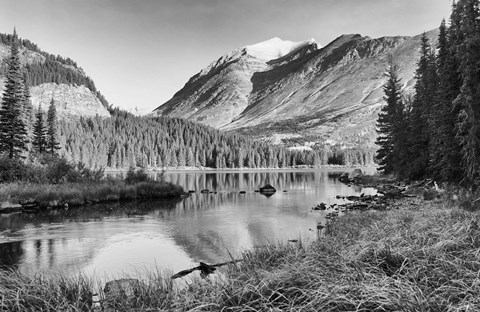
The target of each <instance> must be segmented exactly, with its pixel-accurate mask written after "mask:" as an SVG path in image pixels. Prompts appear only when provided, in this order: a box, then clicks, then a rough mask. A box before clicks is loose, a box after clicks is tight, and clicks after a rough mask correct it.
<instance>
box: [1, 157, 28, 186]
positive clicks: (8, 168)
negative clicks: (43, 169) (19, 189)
mask: <svg viewBox="0 0 480 312" xmlns="http://www.w3.org/2000/svg"><path fill="white" fill-rule="evenodd" d="M28 169H29V168H28V166H27V165H25V164H24V163H23V162H22V161H20V160H17V159H10V158H8V157H5V156H0V183H5V182H15V181H21V180H23V179H24V178H25V176H26V175H27V172H28V171H29V170H28Z"/></svg>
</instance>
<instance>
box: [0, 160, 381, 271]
mask: <svg viewBox="0 0 480 312" xmlns="http://www.w3.org/2000/svg"><path fill="white" fill-rule="evenodd" d="M350 170H351V169H350ZM344 171H345V170H342V169H338V170H334V169H323V170H301V171H273V170H268V171H266V170H265V171H241V172H172V173H167V174H166V175H165V179H166V180H167V181H170V182H173V183H176V184H179V185H181V186H183V187H184V189H185V190H186V191H188V190H192V191H195V193H192V194H190V195H189V196H188V197H185V198H183V199H180V200H176V201H154V202H151V201H139V202H128V203H116V204H108V205H101V204H99V205H93V206H86V207H82V208H74V209H73V208H72V209H70V210H68V211H65V210H52V211H48V212H44V213H40V214H10V215H0V266H2V267H7V268H18V269H20V270H22V271H29V272H31V271H47V272H50V271H51V272H61V271H64V272H84V273H87V274H90V275H96V276H110V277H111V276H119V275H121V274H123V273H128V274H135V275H138V274H140V275H141V274H142V272H146V270H150V269H154V268H161V269H168V270H170V271H172V272H177V271H180V270H183V269H187V268H190V267H192V266H194V265H196V264H198V262H200V261H203V262H207V263H218V262H224V261H227V260H229V256H228V255H229V253H230V254H232V255H233V256H235V257H236V256H239V255H240V253H241V252H242V250H245V249H251V248H254V247H256V246H262V245H265V244H268V243H276V242H287V241H288V240H291V239H299V238H301V239H302V240H303V241H304V242H309V241H312V240H314V239H316V237H317V230H316V226H317V224H318V223H319V222H320V223H324V222H325V218H324V216H325V212H324V211H313V210H312V207H313V206H315V205H317V204H318V203H320V202H325V203H327V204H333V203H342V202H344V201H343V200H341V199H336V195H360V194H361V193H365V194H373V193H375V190H373V189H369V188H367V189H362V188H361V187H358V186H351V187H350V186H347V185H345V184H343V183H340V182H339V180H338V178H339V176H340V174H341V173H342V172H344ZM373 172H374V169H370V170H369V172H368V173H373ZM267 183H270V184H271V185H273V186H274V187H275V188H276V189H277V192H276V193H275V194H274V195H273V196H271V197H266V196H264V195H262V194H260V193H256V192H254V191H255V190H256V189H258V188H259V187H261V186H263V185H265V184H267ZM203 189H209V190H210V191H211V192H212V193H208V194H205V193H200V190H203ZM240 191H245V192H246V193H245V194H240V193H239V192H240Z"/></svg>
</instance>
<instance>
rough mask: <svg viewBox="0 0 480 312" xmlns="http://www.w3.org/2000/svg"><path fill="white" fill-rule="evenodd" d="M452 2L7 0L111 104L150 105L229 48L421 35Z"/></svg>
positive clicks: (12, 12)
mask: <svg viewBox="0 0 480 312" xmlns="http://www.w3.org/2000/svg"><path fill="white" fill-rule="evenodd" d="M450 8H451V0H0V32H2V33H11V32H12V31H13V27H14V26H15V27H16V28H17V32H18V34H19V36H20V37H22V38H26V39H29V40H30V41H32V42H34V43H36V44H37V45H38V46H39V47H40V48H41V49H42V50H44V51H46V52H49V53H52V54H59V55H61V56H64V57H70V58H71V59H73V60H74V61H76V62H77V64H78V65H79V66H81V67H82V68H83V69H84V70H85V72H86V73H87V75H89V76H90V77H91V78H92V79H93V81H94V82H95V84H96V86H97V88H98V89H99V90H100V91H101V92H102V93H103V95H105V97H106V98H107V100H108V101H109V102H110V103H113V104H114V105H115V106H120V107H121V108H124V109H128V110H131V109H134V108H135V107H138V110H139V111H140V112H142V113H146V112H149V111H151V110H152V109H154V108H155V107H157V106H159V105H160V104H162V103H164V102H165V101H167V100H169V99H170V98H171V97H172V96H173V94H174V93H175V92H176V91H178V90H179V89H180V88H181V87H183V85H184V84H185V82H187V80H188V79H189V78H190V77H191V76H193V75H194V74H196V73H197V72H198V71H199V70H201V69H202V68H204V67H206V66H207V65H208V64H210V63H211V62H212V61H214V60H216V59H217V58H218V57H220V56H221V55H223V54H225V53H227V52H229V51H231V50H234V49H236V48H239V47H242V46H245V45H249V44H253V43H256V42H260V41H264V40H267V39H270V38H272V37H280V38H282V39H285V40H292V41H303V40H306V39H310V38H312V37H313V38H315V39H316V41H317V42H319V43H320V44H321V45H323V46H325V45H326V44H328V43H329V42H330V41H332V40H333V39H335V38H336V37H338V36H339V35H341V34H345V33H360V34H362V35H364V36H370V37H381V36H393V35H417V34H420V33H422V32H423V31H428V30H431V29H433V28H437V27H438V26H439V24H440V22H441V20H442V18H446V19H447V20H448V17H449V15H450Z"/></svg>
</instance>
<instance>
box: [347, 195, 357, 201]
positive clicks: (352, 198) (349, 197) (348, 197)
mask: <svg viewBox="0 0 480 312" xmlns="http://www.w3.org/2000/svg"><path fill="white" fill-rule="evenodd" d="M346 198H347V199H348V200H351V201H354V200H358V199H360V197H358V196H353V195H351V196H347V197H346Z"/></svg>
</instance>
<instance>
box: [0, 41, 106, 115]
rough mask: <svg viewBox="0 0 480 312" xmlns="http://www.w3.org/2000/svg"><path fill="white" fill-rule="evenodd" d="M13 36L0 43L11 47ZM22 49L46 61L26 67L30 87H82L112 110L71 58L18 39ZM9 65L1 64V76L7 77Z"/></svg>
mask: <svg viewBox="0 0 480 312" xmlns="http://www.w3.org/2000/svg"><path fill="white" fill-rule="evenodd" d="M13 40H14V39H13V35H10V34H0V43H3V44H5V45H7V46H11V45H12V42H13ZM18 44H19V47H20V48H22V47H23V48H26V49H28V50H29V51H32V52H37V53H39V54H41V55H42V56H43V57H44V58H45V60H44V61H43V62H31V63H27V64H25V66H24V76H25V77H24V78H25V82H26V84H27V85H28V86H29V87H34V86H38V85H41V84H43V83H50V82H54V83H57V84H61V83H63V84H72V85H78V86H80V85H82V86H85V87H87V88H88V89H89V90H90V91H92V92H93V93H94V94H95V95H96V96H97V97H98V99H99V100H100V102H101V103H102V105H103V106H104V107H105V108H107V109H110V108H111V107H110V105H109V103H108V101H107V100H106V99H105V97H104V96H103V95H102V94H101V93H100V91H98V90H97V88H96V87H95V83H94V82H93V80H92V79H91V78H90V77H88V76H87V75H86V74H85V73H84V72H83V70H82V69H81V68H80V67H78V65H77V63H76V62H74V61H73V60H72V59H70V58H68V57H67V58H63V57H61V56H59V55H57V56H55V55H53V54H49V53H47V52H44V51H42V50H40V48H38V46H37V45H36V44H35V43H32V42H31V41H29V40H27V39H18ZM7 67H8V64H7V62H6V60H4V61H3V62H0V76H5V74H6V72H7Z"/></svg>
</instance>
